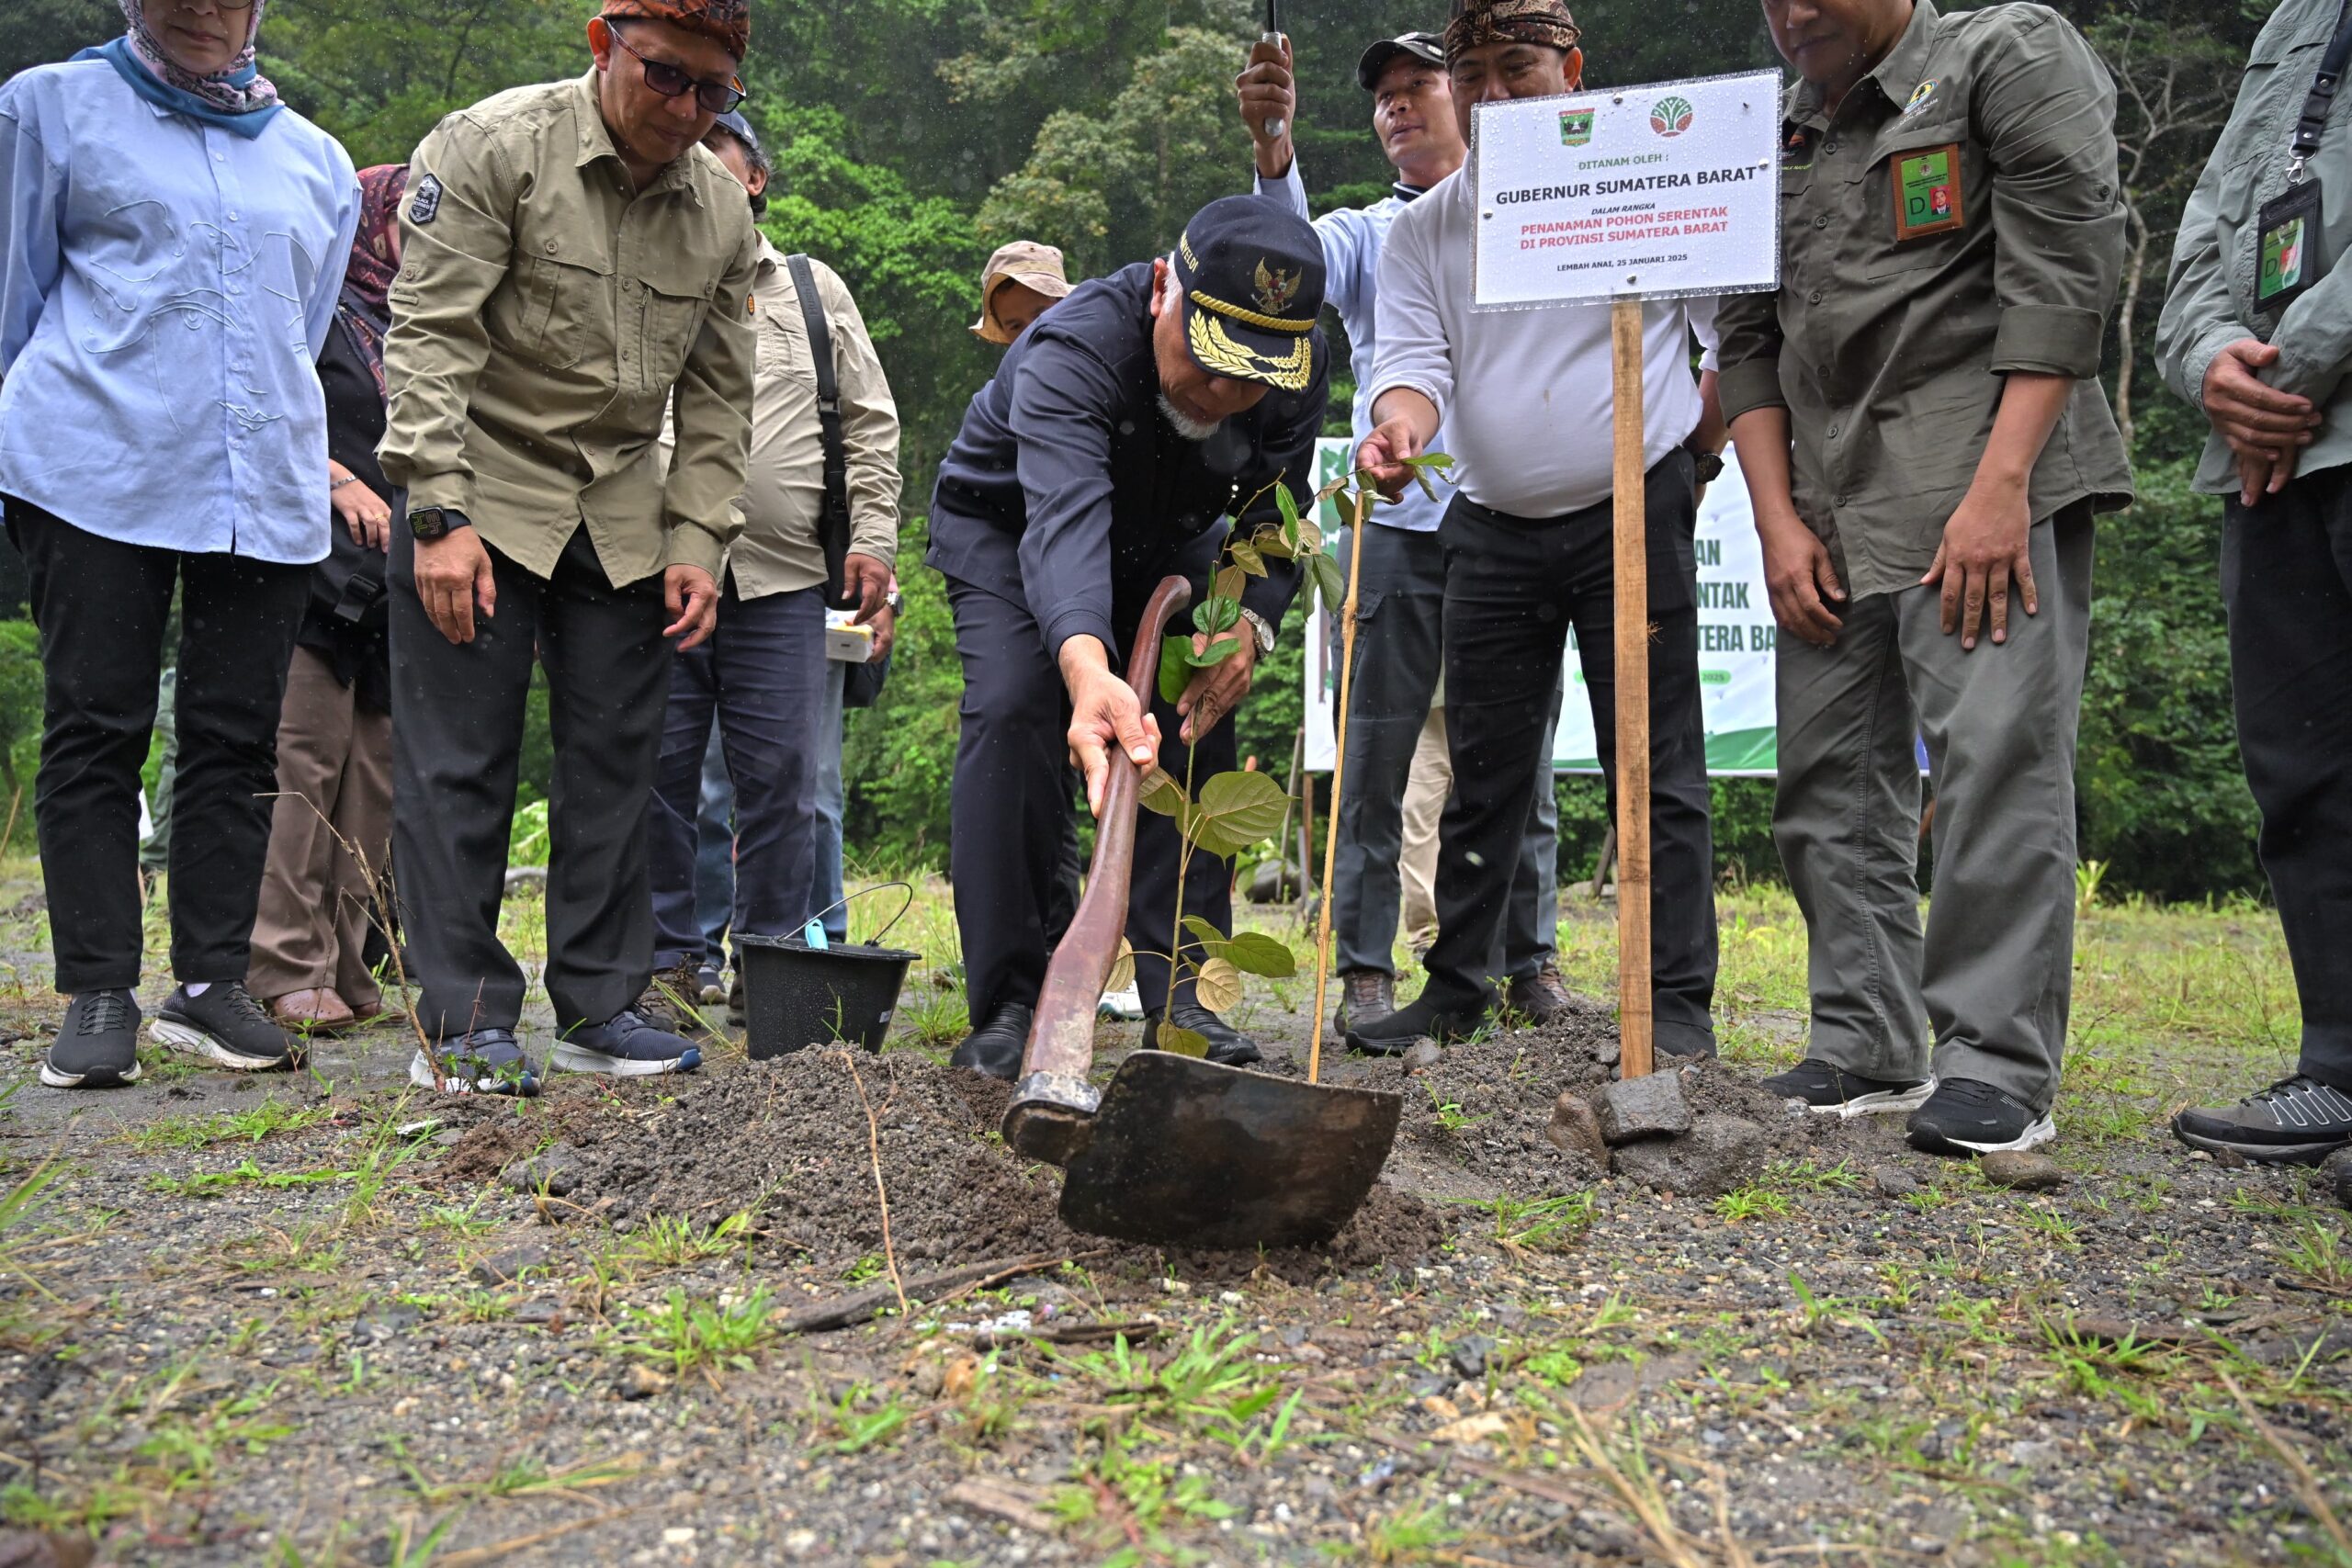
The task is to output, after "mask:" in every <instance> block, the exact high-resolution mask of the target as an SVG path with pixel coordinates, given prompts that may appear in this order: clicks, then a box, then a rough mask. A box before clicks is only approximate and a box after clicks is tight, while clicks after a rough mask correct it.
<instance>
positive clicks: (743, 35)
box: [126, 0, 752, 60]
mask: <svg viewBox="0 0 2352 1568" xmlns="http://www.w3.org/2000/svg"><path fill="white" fill-rule="evenodd" d="M126 3H128V0H126ZM604 15H605V19H606V20H608V21H624V20H627V19H628V18H630V17H639V18H642V19H644V20H646V21H652V22H667V23H669V24H670V25H671V26H672V27H676V28H685V29H686V31H688V32H690V33H700V34H702V35H703V37H705V38H710V39H718V41H719V42H720V43H723V44H725V45H726V46H727V52H728V53H729V54H731V55H733V56H734V57H735V58H736V59H737V60H741V59H742V58H743V57H744V56H745V55H747V54H749V53H750V52H751V51H752V0H605V10H604Z"/></svg>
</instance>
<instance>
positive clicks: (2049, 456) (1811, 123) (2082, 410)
mask: <svg viewBox="0 0 2352 1568" xmlns="http://www.w3.org/2000/svg"><path fill="white" fill-rule="evenodd" d="M1764 17H1765V20H1766V22H1767V24H1768V25H1769V26H1770V28H1771V31H1772V36H1773V41H1774V42H1775V43H1776V44H1778V45H1779V47H1780V49H1781V54H1782V56H1783V57H1784V58H1786V59H1787V60H1788V61H1789V62H1790V63H1791V64H1792V65H1794V66H1795V67H1796V68H1797V71H1798V73H1800V74H1801V76H1802V77H1803V78H1804V79H1803V80H1802V81H1801V82H1799V83H1797V84H1796V85H1794V86H1793V87H1792V88H1791V89H1790V91H1789V94H1788V96H1787V98H1786V100H1785V102H1784V103H1783V105H1782V109H1781V171H1780V175H1781V287H1780V289H1779V290H1778V292H1776V293H1767V294H1741V295H1735V296H1730V297H1727V298H1726V299H1724V301H1723V304H1722V306H1721V308H1720V309H1719V310H1718V311H1717V313H1716V318H1715V319H1716V325H1717V327H1718V328H1719V330H1720V332H1721V333H1722V339H1723V349H1722V355H1723V383H1722V385H1723V404H1724V416H1725V417H1726V418H1727V419H1728V420H1729V421H1730V423H1731V430H1732V436H1733V439H1734V440H1736V442H1737V443H1738V444H1739V458H1740V467H1741V468H1742V470H1743V472H1744V473H1745V474H1746V476H1747V487H1748V491H1749V494H1750V496H1751V498H1752V499H1753V501H1754V502H1755V509H1756V531H1757V534H1758V536H1759V537H1760V538H1761V540H1762V542H1763V547H1764V572H1765V579H1766V582H1767V585H1768V587H1769V589H1770V592H1771V596H1772V613H1773V615H1774V616H1775V618H1776V619H1777V620H1778V622H1779V623H1780V628H1781V630H1780V641H1779V647H1778V653H1777V659H1778V695H1779V705H1780V785H1779V794H1778V798H1777V801H1776V804H1775V808H1774V812H1773V823H1772V831H1773V839H1774V841H1775V842H1776V843H1777V844H1778V845H1779V847H1780V851H1781V860H1782V861H1783V862H1784V863H1786V865H1787V867H1788V872H1789V881H1790V885H1791V886H1792V887H1793V888H1794V889H1795V892H1796V896H1797V902H1798V904H1799V906H1800V907H1802V908H1803V909H1804V915H1805V921H1806V927H1807V933H1808V936H1809V937H1810V940H1811V942H1812V989H1813V1030H1812V1038H1811V1043H1810V1044H1809V1046H1808V1048H1807V1050H1806V1054H1805V1058H1804V1060H1803V1061H1802V1062H1800V1063H1798V1064H1797V1066H1794V1067H1793V1068H1792V1069H1791V1070H1789V1071H1788V1072H1786V1073H1783V1074H1781V1075H1780V1076H1778V1077H1773V1078H1770V1079H1768V1080H1766V1087H1767V1088H1768V1089H1772V1090H1774V1091H1775V1092H1776V1093H1779V1094H1781V1095H1782V1096H1784V1097H1786V1098H1788V1099H1791V1100H1801V1101H1803V1102H1804V1103H1805V1104H1807V1105H1808V1106H1810V1107H1811V1108H1812V1109H1813V1110H1814V1111H1819V1112H1821V1113H1823V1114H1825V1115H1834V1116H1841V1117H1850V1116H1856V1115H1861V1114H1865V1113H1886V1114H1901V1113H1907V1114H1908V1121H1907V1122H1906V1132H1907V1134H1908V1136H1909V1138H1910V1141H1911V1143H1912V1144H1913V1145H1914V1146H1916V1147H1918V1148H1921V1149H1926V1150H1928V1151H1931V1152H1935V1153H1940V1154H1951V1155H1975V1154H1991V1153H1996V1152H2000V1151H2004V1150H2021V1149H2027V1148H2031V1147H2033V1146H2034V1145H2037V1144H2041V1143H2046V1142H2048V1141H2049V1140H2050V1139H2051V1138H2052V1137H2054V1136H2056V1124H2055V1122H2053V1121H2052V1117H2051V1104H2052V1101H2053V1100H2055V1099H2056V1097H2057V1093H2058V1073H2059V1065H2060V1060H2061V1057H2062V1056H2063V1055H2064V1048H2065V1043H2066V1017H2067V1007H2068V1002H2069V999H2070V987H2071V982H2072V978H2073V972H2072V964H2071V957H2072V953H2073V952H2074V934H2075V920H2074V917H2075V781H2074V765H2075V724H2076V720H2077V716H2078V710H2079V708H2080V706H2081V704H2082V695H2083V679H2084V671H2085V669H2086V663H2087V660H2088V658H2089V647H2090V589H2091V579H2090V573H2091V519H2092V514H2093V513H2097V512H2100V511H2105V510H2109V509H2112V508H2114V507H2117V506H2120V505H2122V504H2124V503H2125V502H2128V501H2129V500H2130V499H2131V467H2130V464H2129V463H2128V462H2127V461H2126V459H2125V457H2124V454H2123V442H2122V438H2121V436H2120V434H2118V433H2117V430H2116V425H2115V420H2114V417H2113V416H2112V415H2111V414H2110V413H2109V411H2108V406H2107V398H2106V394H2105V393H2104V392H2103V391H2101V389H2100V388H2099V383H2098V363H2099V344H2100V340H2101V337H2102V336H2103V334H2104V333H2105V330H2106V321H2107V313H2108V310H2109V309H2110V308H2111V307H2112V305H2113V304H2114V301H2115V289H2116V282H2117V279H2118V277H2119V276H2120V274H2121V269H2122V263H2123V224H2124V220H2123V209H2122V205H2121V203H2120V199H2119V197H2118V196H2117V180H2116V149H2115V130H2114V125H2115V85H2114V83H2113V82H2112V81H2110V80H2109V76H2108V73H2107V71H2106V68H2105V67H2103V66H2102V65H2101V64H2100V63H2099V62H2098V56H2097V55H2095V54H2094V53H2093V52H2092V51H2091V49H2090V46H2089V45H2088V44H2087V43H2086V42H2085V41H2084V39H2083V37H2082V35H2081V34H2079V33H2077V32H2076V31H2075V29H2074V28H2073V27H2072V26H2070V25H2069V24H2068V23H2067V22H2066V21H2065V20H2064V18H2062V17H2059V16H2057V15H2056V14H2055V13H2054V12H2052V11H2050V10H2048V9H2046V8H2045V7H2043V6H1987V7H1985V8H1984V9H1982V10H1975V11H1952V12H1951V13H1949V14H1939V12H1938V11H1937V9H1936V6H1934V5H1933V4H1932V3H1931V0H1764ZM1922 740H1924V741H1925V743H1926V747H1927V757H1928V766H1929V768H1930V769H1931V770H1932V771H1933V774H1934V781H1935V793H1936V819H1935V873H1936V875H1935V894H1934V899H1933V904H1932V907H1931V908H1930V909H1929V911H1928V921H1927V927H1926V930H1925V931H1924V932H1923V931H1921V929H1920V922H1919V888H1918V883H1917V874H1916V873H1917V857H1918V837H1919V763H1918V760H1917V746H1918V744H1919V743H1920V742H1921V741H1922Z"/></svg>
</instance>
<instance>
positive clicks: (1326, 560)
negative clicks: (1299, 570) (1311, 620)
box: [1307, 555, 1348, 615]
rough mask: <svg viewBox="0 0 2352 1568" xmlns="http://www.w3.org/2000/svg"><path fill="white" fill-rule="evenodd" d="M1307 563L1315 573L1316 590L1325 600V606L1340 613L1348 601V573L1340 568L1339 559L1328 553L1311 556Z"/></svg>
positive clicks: (1332, 611) (1332, 612)
mask: <svg viewBox="0 0 2352 1568" xmlns="http://www.w3.org/2000/svg"><path fill="white" fill-rule="evenodd" d="M1307 564H1308V567H1309V569H1310V570H1312V571H1313V572H1314V574H1315V592H1316V595H1317V597H1318V598H1320V599H1321V600H1322V601H1323V607H1324V608H1325V609H1326V610H1329V611H1330V612H1331V614H1333V615H1338V614H1340V611H1341V610H1342V609H1344V608H1345V607H1346V605H1347V602H1348V576H1347V573H1345V572H1343V571H1341V570H1340V563H1339V562H1338V561H1335V560H1333V559H1332V558H1330V557H1329V556H1326V555H1316V556H1310V557H1308V558H1307Z"/></svg>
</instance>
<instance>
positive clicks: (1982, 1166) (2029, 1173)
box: [1976, 1149, 2066, 1192]
mask: <svg viewBox="0 0 2352 1568" xmlns="http://www.w3.org/2000/svg"><path fill="white" fill-rule="evenodd" d="M1976 1168H1977V1169H1979V1170H1981V1171H1983V1172H1984V1173H1985V1180H1987V1181H1989V1182H1991V1183H1992V1184H1993V1185H1994V1186H1996V1187H2007V1188H2008V1189H2010V1190H2012V1191H2017V1192H2046V1191H2048V1190H2050V1189H2051V1188H2052V1187H2063V1186H2064V1185H2065V1182H2066V1173H2065V1172H2064V1170H2062V1169H2060V1168H2059V1166H2058V1162H2057V1161H2056V1160H2054V1159H2052V1158H2051V1157H2050V1156H2048V1155H2037V1154H2029V1153H2025V1152H2023V1151H2021V1150H2016V1149H2004V1150H2002V1151H2001V1152H2000V1153H1999V1154H1991V1155H1986V1156H1985V1157H1984V1158H1983V1159H1981V1160H1978V1161H1977V1162H1976Z"/></svg>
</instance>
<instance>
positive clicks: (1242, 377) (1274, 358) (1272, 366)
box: [1185, 310, 1315, 392]
mask: <svg viewBox="0 0 2352 1568" xmlns="http://www.w3.org/2000/svg"><path fill="white" fill-rule="evenodd" d="M1185 335H1186V337H1187V339H1188V340H1189V341H1190V343H1191V344H1192V348H1193V358H1194V359H1197V360H1199V361H1200V363H1201V368H1202V369H1204V370H1205V371H1207V372H1208V373H1209V374H1210V375H1212V376H1229V377H1231V378H1234V379H1235V380H1238V381H1263V382H1266V383H1267V384H1269V385H1270V386H1275V387H1279V388H1281V389H1283V391H1285V392H1303V391H1305V390H1306V383H1307V382H1308V381H1309V380H1311V379H1313V378H1314V375H1315V344H1314V340H1312V339H1311V338H1306V337H1301V338H1300V339H1299V340H1298V342H1297V343H1296V344H1295V345H1294V346H1293V347H1292V349H1291V351H1290V353H1288V354H1286V355H1267V354H1258V353H1255V352H1253V351H1252V350H1250V349H1249V348H1246V347H1244V346H1243V345H1242V344H1238V343H1236V342H1234V341H1233V337H1232V334H1231V333H1227V331H1226V330H1225V323H1224V322H1223V321H1218V320H1217V319H1216V317H1215V316H1213V315H1211V314H1209V313H1208V312H1207V311H1205V310H1194V311H1193V312H1192V320H1191V321H1188V322H1186V323H1185Z"/></svg>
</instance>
